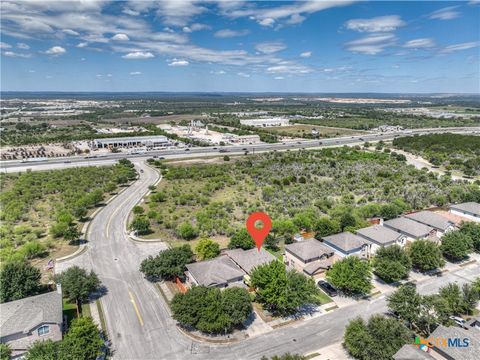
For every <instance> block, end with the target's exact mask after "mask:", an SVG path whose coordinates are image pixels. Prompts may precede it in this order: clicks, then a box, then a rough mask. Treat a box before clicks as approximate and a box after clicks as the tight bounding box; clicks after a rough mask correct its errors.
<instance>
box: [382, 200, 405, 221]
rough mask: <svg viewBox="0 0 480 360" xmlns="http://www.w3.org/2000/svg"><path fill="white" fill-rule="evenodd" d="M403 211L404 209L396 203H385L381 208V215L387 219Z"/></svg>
mask: <svg viewBox="0 0 480 360" xmlns="http://www.w3.org/2000/svg"><path fill="white" fill-rule="evenodd" d="M401 213H402V209H401V208H399V207H398V206H397V205H395V204H386V205H383V206H382V207H381V209H380V216H381V217H382V218H384V219H385V220H390V219H393V218H396V217H397V216H399V215H400V214H401Z"/></svg>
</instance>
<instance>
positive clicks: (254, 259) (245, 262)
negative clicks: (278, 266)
mask: <svg viewBox="0 0 480 360" xmlns="http://www.w3.org/2000/svg"><path fill="white" fill-rule="evenodd" d="M225 254H226V255H227V256H228V257H229V258H230V259H232V260H233V262H234V263H235V264H237V266H238V267H239V268H240V269H242V270H243V271H245V272H246V273H247V274H250V273H251V272H252V270H253V269H254V268H256V267H257V266H260V265H265V264H269V263H271V262H272V261H275V260H276V258H275V256H273V255H272V254H270V253H269V252H268V251H267V250H265V249H264V248H260V250H258V249H257V248H253V249H250V250H243V249H233V250H227V251H226V252H225Z"/></svg>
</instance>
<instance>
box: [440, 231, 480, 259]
mask: <svg viewBox="0 0 480 360" xmlns="http://www.w3.org/2000/svg"><path fill="white" fill-rule="evenodd" d="M440 249H441V250H442V252H443V255H444V256H445V257H446V258H447V259H450V260H453V261H459V260H462V259H464V258H466V257H468V254H469V253H470V252H471V251H472V250H473V243H472V239H471V238H470V237H469V236H468V235H466V234H464V233H462V232H461V231H450V232H449V233H446V234H445V235H443V236H442V244H441V245H440Z"/></svg>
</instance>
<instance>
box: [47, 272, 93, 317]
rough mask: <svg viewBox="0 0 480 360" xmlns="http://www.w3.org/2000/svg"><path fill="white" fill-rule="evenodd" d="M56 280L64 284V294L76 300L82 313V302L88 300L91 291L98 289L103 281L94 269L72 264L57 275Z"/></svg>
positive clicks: (78, 312) (71, 299) (79, 312)
mask: <svg viewBox="0 0 480 360" xmlns="http://www.w3.org/2000/svg"><path fill="white" fill-rule="evenodd" d="M55 281H56V282H57V283H60V284H61V285H62V292H63V296H64V297H66V298H67V299H68V300H69V301H75V304H76V306H77V314H78V315H80V314H81V313H82V302H84V301H86V300H88V298H89V296H90V294H91V293H93V292H95V291H97V290H98V289H99V288H100V286H101V282H100V280H99V279H98V276H97V274H95V273H94V272H93V271H90V273H87V271H86V270H85V269H82V268H80V267H78V266H72V267H71V268H68V269H67V270H65V271H64V272H62V273H60V274H58V275H56V276H55Z"/></svg>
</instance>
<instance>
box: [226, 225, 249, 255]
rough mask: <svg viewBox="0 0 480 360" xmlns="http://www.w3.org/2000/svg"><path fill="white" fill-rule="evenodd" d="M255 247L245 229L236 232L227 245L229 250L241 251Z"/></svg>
mask: <svg viewBox="0 0 480 360" xmlns="http://www.w3.org/2000/svg"><path fill="white" fill-rule="evenodd" d="M254 247H255V242H254V241H253V239H252V237H251V236H250V234H249V233H248V231H247V230H246V229H245V228H242V229H241V230H238V231H237V232H236V233H235V234H234V235H233V236H232V237H231V238H230V242H229V243H228V248H229V249H236V248H240V249H243V250H248V249H253V248H254Z"/></svg>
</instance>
